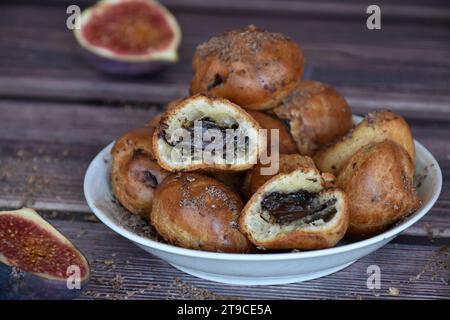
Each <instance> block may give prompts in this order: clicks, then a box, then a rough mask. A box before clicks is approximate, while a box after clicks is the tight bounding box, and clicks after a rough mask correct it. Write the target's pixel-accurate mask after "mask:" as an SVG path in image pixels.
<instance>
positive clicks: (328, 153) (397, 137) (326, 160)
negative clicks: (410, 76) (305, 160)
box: [314, 111, 415, 175]
mask: <svg viewBox="0 0 450 320" xmlns="http://www.w3.org/2000/svg"><path fill="white" fill-rule="evenodd" d="M384 140H392V141H395V142H396V143H398V144H399V145H400V146H402V147H403V148H404V149H405V150H406V151H407V152H408V154H409V155H410V157H411V159H412V160H413V164H414V160H415V146H414V140H413V137H412V134H411V130H410V128H409V125H408V123H407V122H406V121H405V119H403V118H402V117H401V116H400V115H398V114H396V113H394V112H391V111H377V112H371V113H369V114H368V115H367V116H366V117H365V118H364V120H363V121H361V122H360V123H359V124H358V125H357V126H356V127H355V128H353V129H352V130H351V131H350V132H349V133H348V134H347V135H345V136H344V137H342V138H341V139H339V140H338V141H336V142H335V143H334V144H332V145H330V146H327V147H324V148H323V149H321V150H320V151H319V152H317V154H316V155H315V156H314V162H315V163H316V166H317V167H318V168H319V169H320V170H321V171H324V172H331V173H333V174H335V175H336V174H337V173H339V171H340V170H341V169H342V168H343V167H344V166H345V165H346V164H347V162H348V161H349V159H350V157H352V156H353V155H354V154H355V153H356V152H357V151H358V150H359V149H360V148H362V147H363V146H366V145H369V144H373V143H377V142H382V141H384Z"/></svg>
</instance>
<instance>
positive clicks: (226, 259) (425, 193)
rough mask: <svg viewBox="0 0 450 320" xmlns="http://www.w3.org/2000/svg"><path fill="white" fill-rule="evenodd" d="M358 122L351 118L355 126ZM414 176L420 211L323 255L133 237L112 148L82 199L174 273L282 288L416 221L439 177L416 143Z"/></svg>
mask: <svg viewBox="0 0 450 320" xmlns="http://www.w3.org/2000/svg"><path fill="white" fill-rule="evenodd" d="M360 119H361V118H360V117H354V121H355V122H359V121H360ZM415 144H416V153H417V156H416V176H421V177H422V179H423V181H422V183H421V185H420V187H418V189H417V190H418V193H419V196H420V198H421V199H422V201H423V205H422V207H421V208H420V209H419V210H417V211H416V212H415V213H414V214H412V215H411V216H409V217H408V218H407V219H405V220H403V221H402V222H401V223H400V224H398V225H396V226H394V227H393V228H391V229H390V230H388V231H386V232H384V233H382V234H380V235H377V236H375V237H372V238H369V239H366V240H363V241H358V242H352V243H345V244H344V243H341V244H339V245H338V246H337V247H334V248H330V249H323V250H315V251H307V252H291V253H268V254H260V253H257V254H230V253H215V252H206V251H196V250H190V249H184V248H179V247H176V246H173V245H170V244H166V243H162V242H157V241H154V240H152V239H150V238H148V237H145V236H142V235H139V234H137V233H136V232H134V231H133V230H132V229H131V228H129V227H128V225H127V224H124V223H122V221H121V219H123V217H125V216H128V215H131V214H128V213H126V212H124V209H123V208H122V207H121V206H120V205H118V204H117V203H116V202H115V201H114V200H113V199H114V198H113V196H112V192H111V185H110V181H109V171H110V163H111V161H110V160H111V156H110V151H111V148H112V145H113V143H111V144H110V145H108V146H107V147H106V148H104V149H103V150H102V151H101V152H100V153H99V154H98V155H97V156H96V157H95V159H94V160H93V161H92V163H91V164H90V166H89V168H88V170H87V172H86V176H85V180H84V193H85V197H86V200H87V203H88V205H89V207H90V208H91V209H92V211H93V212H94V213H95V215H96V216H97V217H98V218H99V219H100V220H101V221H102V222H103V223H104V224H106V225H107V226H108V227H110V228H111V229H112V230H114V231H115V232H117V233H119V234H120V235H122V236H124V237H125V238H128V239H129V240H131V241H132V242H134V243H135V244H137V245H138V246H140V247H141V248H142V249H144V250H146V251H148V252H150V253H152V254H153V255H155V256H157V257H159V258H161V259H163V260H165V261H167V262H168V263H170V264H171V265H173V266H174V267H175V268H178V269H180V270H182V271H184V272H186V273H189V274H192V275H194V276H197V277H200V278H204V279H208V280H212V281H217V282H222V283H229V284H239V285H269V284H285V283H293V282H300V281H306V280H310V279H315V278H319V277H322V276H326V275H328V274H331V273H334V272H336V271H338V270H341V269H343V268H345V267H347V266H349V265H350V264H352V263H353V262H355V261H356V260H358V259H360V258H362V257H364V256H365V255H367V254H369V253H371V252H373V251H375V250H377V249H378V248H380V247H382V246H384V245H385V244H386V243H388V242H389V241H391V240H392V239H393V238H394V237H396V236H397V235H398V234H399V233H401V232H402V231H403V230H405V229H406V228H408V227H410V226H411V225H412V224H414V223H415V222H416V221H418V220H419V219H421V218H422V217H423V216H424V215H425V214H426V213H427V212H428V211H429V210H430V209H431V207H432V206H433V204H434V203H435V202H436V200H437V198H438V196H439V193H440V191H441V185H442V174H441V170H440V168H439V165H438V163H437V161H436V160H435V159H434V157H433V156H432V155H431V153H430V152H429V151H428V150H427V149H425V148H424V147H423V146H422V145H421V144H420V143H418V142H417V141H416V142H415Z"/></svg>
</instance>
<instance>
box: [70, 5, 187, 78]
mask: <svg viewBox="0 0 450 320" xmlns="http://www.w3.org/2000/svg"><path fill="white" fill-rule="evenodd" d="M75 38H76V39H77V41H78V43H79V44H80V45H81V46H82V47H83V48H84V49H85V51H86V53H87V57H88V58H89V59H90V60H91V61H92V62H93V63H94V65H95V66H97V67H98V68H100V69H102V70H103V71H106V72H109V73H115V74H124V75H139V74H146V73H151V72H153V71H157V70H159V69H161V68H162V67H164V66H167V65H170V64H173V63H175V62H177V61H178V52H177V50H178V46H179V44H180V41H181V31H180V27H179V26H178V22H177V21H176V19H175V18H174V16H173V15H172V14H171V13H170V12H169V11H168V10H167V9H166V8H165V7H163V6H162V5H161V4H159V3H158V2H156V1H154V0H102V1H100V2H98V3H97V4H96V5H95V6H93V7H90V8H88V9H86V10H85V11H83V13H82V14H81V28H80V29H76V30H75Z"/></svg>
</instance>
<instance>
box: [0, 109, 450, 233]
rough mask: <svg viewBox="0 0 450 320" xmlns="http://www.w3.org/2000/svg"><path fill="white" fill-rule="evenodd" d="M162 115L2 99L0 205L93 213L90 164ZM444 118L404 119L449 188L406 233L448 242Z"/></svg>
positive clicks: (449, 156) (449, 166)
mask: <svg viewBox="0 0 450 320" xmlns="http://www.w3.org/2000/svg"><path fill="white" fill-rule="evenodd" d="M18 110H20V112H17V111H18ZM357 110H359V109H357ZM357 110H355V111H357ZM158 111H159V109H158V108H156V107H152V106H148V107H144V106H141V107H139V108H136V107H134V108H130V107H122V108H111V107H106V106H95V105H78V104H66V105H65V106H64V107H61V105H60V103H43V102H21V101H3V102H0V118H1V119H2V120H3V121H2V123H3V124H2V126H0V207H5V208H15V207H19V206H21V205H22V204H25V205H29V206H32V207H34V208H37V209H43V210H67V211H73V212H79V213H86V212H89V208H88V207H87V205H86V202H85V199H84V195H83V188H82V184H83V177H84V173H85V170H86V168H87V166H88V165H89V163H90V161H91V160H92V159H93V157H94V156H95V155H96V154H97V153H98V152H99V151H100V150H101V149H102V148H103V147H104V146H106V145H107V144H108V143H109V142H111V141H113V140H114V139H115V138H116V137H118V136H119V135H120V134H122V133H124V132H126V131H127V130H130V129H132V128H134V127H138V126H142V125H144V124H145V123H146V122H147V120H148V119H150V118H151V117H152V116H153V115H154V114H155V113H157V112H158ZM445 116H446V117H445ZM445 116H444V117H443V116H441V115H438V117H441V118H440V119H438V118H429V119H428V120H427V119H426V118H425V120H424V119H423V118H421V117H420V116H417V115H416V114H415V113H414V112H411V113H410V114H408V117H407V118H408V120H409V122H410V123H411V125H412V128H413V131H414V134H415V137H416V139H418V140H419V141H421V142H422V143H424V145H425V146H426V147H427V148H429V149H430V151H431V152H432V153H433V154H434V155H435V156H436V158H437V159H438V161H439V162H440V165H441V168H442V170H443V175H444V186H443V191H442V195H441V197H440V199H439V201H438V203H437V204H436V206H435V207H434V208H433V210H432V211H431V212H430V213H429V214H428V215H427V216H426V217H425V218H424V219H422V220H421V221H420V222H419V223H417V224H416V225H415V226H413V227H412V228H410V229H408V230H407V231H406V233H405V234H406V235H417V236H422V237H428V236H430V235H431V234H433V235H434V236H436V237H444V238H448V237H450V224H449V221H448V218H447V216H446V215H448V214H450V144H449V143H448V128H449V126H450V115H449V114H445ZM429 117H431V116H429Z"/></svg>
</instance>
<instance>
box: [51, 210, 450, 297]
mask: <svg viewBox="0 0 450 320" xmlns="http://www.w3.org/2000/svg"><path fill="white" fill-rule="evenodd" d="M51 222H52V223H53V224H54V225H55V226H56V227H58V228H59V229H60V230H61V231H62V232H63V233H64V234H65V235H67V236H68V237H69V238H70V239H72V240H73V241H74V243H75V244H76V245H77V246H78V247H79V248H80V249H81V250H82V251H83V252H84V253H85V254H86V255H87V257H88V259H89V261H90V263H91V267H92V270H93V274H92V280H91V282H90V285H89V287H88V288H87V291H85V292H84V293H83V295H82V296H81V298H84V299H95V298H98V299H180V298H182V299H217V298H218V299H221V298H222V299H224V298H242V299H251V298H254V299H377V298H393V299H400V298H401V299H448V298H449V297H450V286H449V285H448V281H449V276H450V269H449V262H450V259H449V258H450V254H449V253H448V251H447V250H448V249H447V248H446V247H439V246H436V245H433V244H428V245H420V246H419V245H406V244H398V243H391V244H388V245H386V246H385V247H383V248H381V249H380V250H378V251H376V252H375V253H373V254H371V255H369V256H367V257H364V258H363V259H361V260H360V261H358V262H356V263H355V264H353V265H352V266H350V267H348V268H346V269H344V270H342V271H339V272H338V273H335V274H333V275H330V276H327V277H324V278H320V279H316V280H311V281H308V282H304V283H299V284H291V285H278V286H262V287H252V286H230V285H223V284H219V283H213V282H210V281H205V280H202V279H198V278H195V277H192V276H189V275H187V274H184V273H182V272H180V271H178V270H176V269H175V268H173V267H171V266H170V265H168V264H167V263H165V262H164V261H162V260H160V259H158V258H156V257H154V256H152V255H150V254H148V253H146V252H145V251H143V250H142V249H140V248H138V247H136V246H134V245H133V244H131V242H129V241H128V240H126V239H125V238H122V237H121V236H119V235H117V234H115V233H114V232H112V231H110V230H109V229H107V227H106V226H104V225H103V224H100V223H87V222H81V221H68V220H59V219H57V218H56V219H52V220H51ZM112 243H113V244H114V245H112ZM373 264H376V265H378V266H379V267H380V268H381V272H382V274H381V289H380V290H369V289H367V287H366V281H367V274H366V270H367V267H368V266H369V265H373ZM343 284H345V285H343ZM391 287H393V288H397V289H398V290H399V295H398V296H392V295H390V294H389V288H391Z"/></svg>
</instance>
